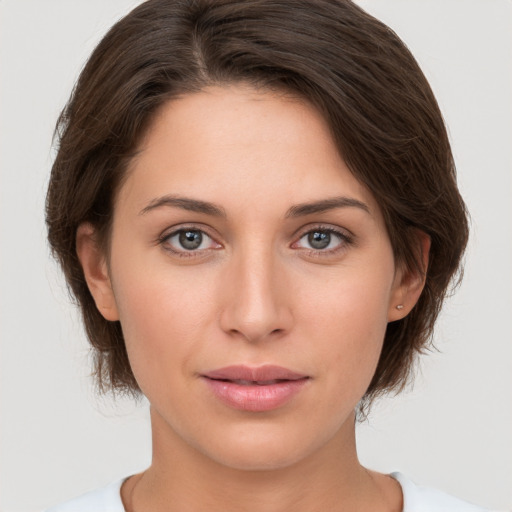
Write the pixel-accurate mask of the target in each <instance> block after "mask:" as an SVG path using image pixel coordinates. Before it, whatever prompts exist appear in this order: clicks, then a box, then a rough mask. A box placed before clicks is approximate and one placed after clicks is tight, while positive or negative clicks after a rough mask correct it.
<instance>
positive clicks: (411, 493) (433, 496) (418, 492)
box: [391, 473, 492, 512]
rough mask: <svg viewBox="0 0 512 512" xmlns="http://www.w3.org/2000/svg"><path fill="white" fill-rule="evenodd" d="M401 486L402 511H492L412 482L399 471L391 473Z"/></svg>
mask: <svg viewBox="0 0 512 512" xmlns="http://www.w3.org/2000/svg"><path fill="white" fill-rule="evenodd" d="M391 476H392V477H393V478H394V479H395V480H397V481H398V483H399V484H400V486H401V487H402V492H403V496H404V508H403V512H447V511H450V512H492V511H490V510H487V509H484V508H482V507H478V506H476V505H472V504H471V503H468V502H466V501H463V500H460V499H458V498H455V497H453V496H450V495H449V494H446V493H444V492H442V491H438V490H436V489H432V488H430V487H421V486H418V485H416V484H414V483H413V482H412V481H411V480H409V479H408V478H406V477H405V476H404V475H402V474H401V473H391Z"/></svg>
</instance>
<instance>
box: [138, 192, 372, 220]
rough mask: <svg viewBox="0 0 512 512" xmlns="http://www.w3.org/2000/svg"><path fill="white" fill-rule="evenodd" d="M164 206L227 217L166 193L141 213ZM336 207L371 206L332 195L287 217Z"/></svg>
mask: <svg viewBox="0 0 512 512" xmlns="http://www.w3.org/2000/svg"><path fill="white" fill-rule="evenodd" d="M162 206H170V207H174V208H181V209H183V210H188V211H191V212H198V213H204V214H206V215H213V216H215V217H223V218H225V217H226V211H225V210H224V208H222V207H220V206H217V205H215V204H213V203H209V202H207V201H200V200H199V199H191V198H188V197H181V196H173V195H165V196H162V197H157V198H156V199H153V200H152V201H151V202H150V203H149V204H148V205H147V206H146V207H145V208H143V209H142V210H141V211H140V212H139V215H145V214H146V213H148V212H150V211H152V210H155V209H156V208H161V207H162ZM336 208H359V209H361V210H363V211H365V212H366V213H370V208H368V206H367V205H366V204H365V203H363V202H362V201H359V200H358V199H354V198H352V197H345V196H341V197H331V198H328V199H322V200H320V201H313V202H311V203H301V204H297V205H294V206H292V207H291V208H289V210H288V211H287V212H286V215H285V218H290V217H303V216H306V215H311V214H313V213H322V212H326V211H329V210H334V209H336Z"/></svg>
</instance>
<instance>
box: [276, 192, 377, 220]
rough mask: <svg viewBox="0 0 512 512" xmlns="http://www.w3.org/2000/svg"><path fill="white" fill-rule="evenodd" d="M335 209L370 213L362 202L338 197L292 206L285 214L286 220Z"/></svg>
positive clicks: (351, 198)
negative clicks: (359, 210) (350, 209)
mask: <svg viewBox="0 0 512 512" xmlns="http://www.w3.org/2000/svg"><path fill="white" fill-rule="evenodd" d="M336 208H359V209H361V210H363V211H365V212H366V213H368V214H369V213H370V208H369V207H368V205H366V204H365V203H363V202H362V201H359V200H358V199H354V198H353V197H345V196H340V197H331V198H329V199H322V200H320V201H313V202H311V203H302V204H297V205H295V206H292V207H291V208H290V209H289V210H288V211H287V212H286V218H289V217H302V216H305V215H311V214H312V213H322V212H326V211H329V210H334V209H336Z"/></svg>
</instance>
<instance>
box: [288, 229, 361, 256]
mask: <svg viewBox="0 0 512 512" xmlns="http://www.w3.org/2000/svg"><path fill="white" fill-rule="evenodd" d="M351 242H352V241H351V238H350V237H349V236H348V235H347V234H345V233H342V232H341V231H337V230H335V229H333V228H315V229H312V230H310V231H308V232H307V233H304V234H303V235H302V236H301V237H300V238H299V240H298V241H297V242H295V244H293V247H294V248H299V249H306V250H310V251H320V252H325V253H331V252H336V251H338V250H341V249H342V248H343V247H345V246H346V245H348V244H350V243H351Z"/></svg>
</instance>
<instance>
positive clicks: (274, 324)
mask: <svg viewBox="0 0 512 512" xmlns="http://www.w3.org/2000/svg"><path fill="white" fill-rule="evenodd" d="M222 286H223V289H224V290H223V291H224V299H225V300H224V307H223V310H222V312H221V316H220V324H221V328H222V329H223V330H224V331H225V332H227V333H228V334H230V335H231V336H234V337H237V336H238V337H240V338H241V339H245V340H246V341H249V342H261V341H263V340H266V339H271V338H272V339H274V338H276V337H279V336H282V335H284V334H285V333H287V332H289V331H290V329H291V327H292V324H293V315H292V304H291V301H292V297H291V295H292V290H290V288H289V286H287V283H286V276H285V273H284V271H283V269H282V268H280V267H279V262H278V261H277V258H276V257H275V256H272V254H271V252H270V251H268V252H264V251H261V250H258V251H249V250H246V251H244V253H243V254H240V255H239V257H237V258H235V257H234V258H233V261H232V262H231V264H230V265H229V268H228V269H226V274H225V282H224V283H223V285H222Z"/></svg>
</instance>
